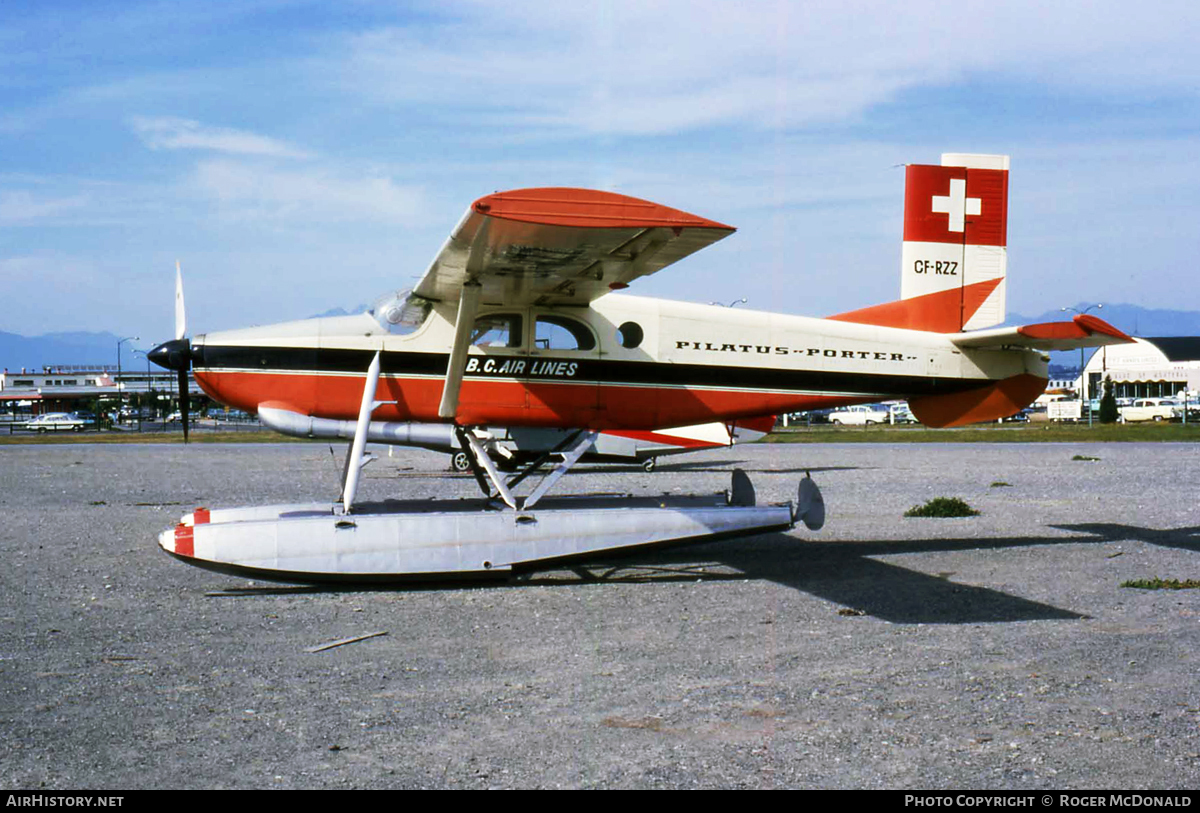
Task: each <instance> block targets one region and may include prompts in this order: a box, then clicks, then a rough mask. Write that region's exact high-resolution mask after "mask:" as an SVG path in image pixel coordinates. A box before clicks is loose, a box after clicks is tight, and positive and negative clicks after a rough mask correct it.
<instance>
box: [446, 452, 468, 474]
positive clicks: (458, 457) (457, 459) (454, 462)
mask: <svg viewBox="0 0 1200 813" xmlns="http://www.w3.org/2000/svg"><path fill="white" fill-rule="evenodd" d="M450 468H452V469H454V470H455V471H470V470H471V456H470V455H469V454H468V453H467V452H466V451H461V452H455V453H454V454H452V455H450Z"/></svg>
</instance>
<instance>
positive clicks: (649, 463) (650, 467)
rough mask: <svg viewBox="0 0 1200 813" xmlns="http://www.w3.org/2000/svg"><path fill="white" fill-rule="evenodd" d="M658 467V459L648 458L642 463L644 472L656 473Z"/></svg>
mask: <svg viewBox="0 0 1200 813" xmlns="http://www.w3.org/2000/svg"><path fill="white" fill-rule="evenodd" d="M657 465H658V458H656V457H648V458H646V459H645V460H643V461H642V471H644V472H652V471H654V467H655V466H657Z"/></svg>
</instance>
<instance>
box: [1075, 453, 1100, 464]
mask: <svg viewBox="0 0 1200 813" xmlns="http://www.w3.org/2000/svg"><path fill="white" fill-rule="evenodd" d="M1071 459H1072V460H1083V461H1085V462H1088V463H1094V462H1096V461H1097V460H1099V459H1100V458H1098V457H1092V456H1091V455H1086V454H1077V455H1075V456H1074V457H1072V458H1071Z"/></svg>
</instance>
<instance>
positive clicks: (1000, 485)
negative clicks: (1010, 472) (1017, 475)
mask: <svg viewBox="0 0 1200 813" xmlns="http://www.w3.org/2000/svg"><path fill="white" fill-rule="evenodd" d="M989 488H1012V483H1006V482H1004V481H1003V480H997V481H996V482H994V483H992V484H991V486H989Z"/></svg>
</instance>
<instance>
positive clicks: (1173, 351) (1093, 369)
mask: <svg viewBox="0 0 1200 813" xmlns="http://www.w3.org/2000/svg"><path fill="white" fill-rule="evenodd" d="M1084 372H1085V376H1084V378H1085V379H1086V382H1087V394H1086V395H1085V396H1084V397H1085V398H1099V397H1100V396H1101V395H1102V394H1103V393H1104V389H1103V381H1104V379H1105V378H1112V382H1113V389H1114V391H1115V395H1116V396H1117V397H1118V398H1164V397H1167V396H1170V395H1175V394H1176V393H1178V392H1181V391H1183V390H1187V391H1189V392H1195V391H1196V390H1200V336H1166V337H1150V338H1136V337H1135V339H1134V343H1133V344H1115V345H1110V346H1108V347H1102V348H1100V349H1099V350H1097V351H1096V352H1095V353H1093V354H1092V357H1091V358H1090V359H1089V360H1088V363H1087V366H1086V367H1085V368H1084Z"/></svg>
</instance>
